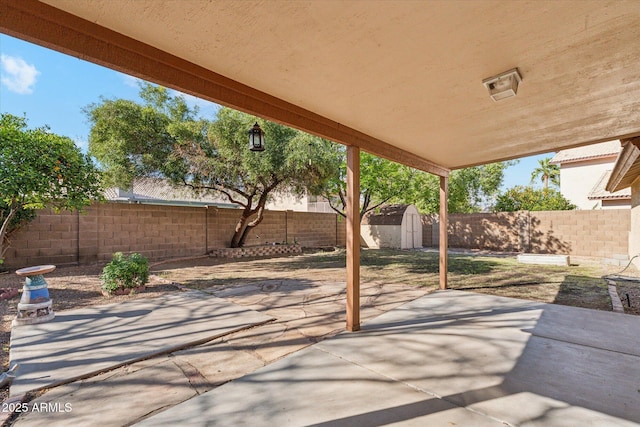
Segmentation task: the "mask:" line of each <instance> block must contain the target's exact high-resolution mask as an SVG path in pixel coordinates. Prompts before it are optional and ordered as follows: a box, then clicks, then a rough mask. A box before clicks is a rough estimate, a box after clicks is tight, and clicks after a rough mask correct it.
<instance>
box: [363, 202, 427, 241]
mask: <svg viewBox="0 0 640 427" xmlns="http://www.w3.org/2000/svg"><path fill="white" fill-rule="evenodd" d="M360 230H361V236H362V240H363V242H364V243H365V244H366V246H367V247H369V248H400V249H412V248H421V247H422V221H421V220H420V213H419V212H418V209H417V208H416V207H415V206H414V205H389V206H385V207H383V208H380V209H376V210H373V211H370V212H367V214H366V215H365V216H364V218H363V219H362V224H361V226H360Z"/></svg>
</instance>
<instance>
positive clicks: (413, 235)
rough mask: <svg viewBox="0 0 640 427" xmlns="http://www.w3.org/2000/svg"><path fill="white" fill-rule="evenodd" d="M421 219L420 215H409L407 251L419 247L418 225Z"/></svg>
mask: <svg viewBox="0 0 640 427" xmlns="http://www.w3.org/2000/svg"><path fill="white" fill-rule="evenodd" d="M419 221H420V219H419V218H418V215H415V214H407V231H406V233H407V236H406V240H405V242H406V249H413V248H417V247H419V246H418V245H416V239H417V233H418V225H417V222H419Z"/></svg>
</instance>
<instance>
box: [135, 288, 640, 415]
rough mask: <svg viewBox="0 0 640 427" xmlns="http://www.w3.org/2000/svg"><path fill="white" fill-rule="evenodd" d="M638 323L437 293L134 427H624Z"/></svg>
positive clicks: (634, 377) (629, 411)
mask: <svg viewBox="0 0 640 427" xmlns="http://www.w3.org/2000/svg"><path fill="white" fill-rule="evenodd" d="M639 331H640V317H637V316H630V315H623V314H617V313H611V312H600V311H594V310H586V309H581V308H574V307H567V306H558V305H549V304H542V303H535V302H531V301H523V300H517V299H510V298H502V297H495V296H488V295H481V294H473V293H467V292H460V291H444V292H437V293H434V294H430V295H427V296H424V297H422V298H419V299H417V300H415V301H413V302H410V303H408V304H405V305H402V306H400V307H398V308H395V309H393V310H391V311H389V312H387V313H385V314H382V315H380V316H378V317H376V318H375V319H373V320H370V321H368V322H366V324H365V325H364V329H363V330H362V331H361V332H358V333H342V334H339V335H337V336H335V337H333V338H329V339H327V340H325V341H322V342H320V343H318V344H315V345H313V346H311V347H308V348H306V349H304V350H301V351H299V352H297V353H295V354H293V355H290V356H288V357H285V358H283V359H281V360H279V361H277V362H275V363H272V364H270V365H267V366H265V367H263V368H261V369H259V370H257V371H255V372H254V373H252V374H249V375H246V376H243V377H242V378H239V379H237V380H235V381H232V382H230V383H228V384H225V385H223V386H221V387H218V388H216V389H214V390H212V391H209V392H207V393H204V394H202V395H200V396H197V397H194V398H192V399H189V400H187V401H185V402H184V403H182V404H179V405H176V406H174V407H173V408H171V409H169V410H167V411H164V412H160V413H157V414H156V415H154V416H152V417H150V418H147V419H146V420H144V421H142V422H140V423H139V424H137V425H140V426H159V425H167V426H169V425H171V426H175V425H181V426H184V425H198V426H200V425H202V426H204V425H229V426H237V425H252V426H255V425H265V426H266V425H277V426H319V425H338V426H341V425H344V426H379V425H400V424H402V425H420V426H425V425H429V426H431V425H433V426H452V425H458V426H460V425H462V426H485V425H486V426H501V425H505V424H506V425H523V426H627V425H629V426H631V425H638V423H640V334H639V333H638V332H639Z"/></svg>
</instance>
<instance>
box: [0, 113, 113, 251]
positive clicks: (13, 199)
mask: <svg viewBox="0 0 640 427" xmlns="http://www.w3.org/2000/svg"><path fill="white" fill-rule="evenodd" d="M101 197H102V193H101V188H100V185H99V175H98V170H97V169H96V168H95V166H94V164H93V163H92V162H91V160H90V159H89V157H88V156H85V155H83V154H82V153H81V152H80V150H79V149H78V148H77V147H76V145H75V144H74V142H73V141H72V140H71V139H69V138H67V137H63V136H59V135H56V134H53V133H51V132H50V131H49V130H48V129H47V128H38V129H28V128H27V121H26V119H25V118H24V117H16V116H13V115H11V114H2V115H1V116H0V221H1V223H0V261H2V260H3V259H4V255H5V253H6V251H7V249H8V248H9V246H10V244H11V242H10V236H11V234H12V233H14V232H15V231H16V230H17V229H18V228H19V227H20V226H22V225H24V224H25V223H27V222H28V221H30V220H32V219H33V218H34V217H35V213H34V209H43V208H47V207H49V208H53V209H54V210H61V209H66V210H82V209H83V208H84V207H86V206H88V205H89V204H90V203H91V201H92V200H94V199H100V198H101Z"/></svg>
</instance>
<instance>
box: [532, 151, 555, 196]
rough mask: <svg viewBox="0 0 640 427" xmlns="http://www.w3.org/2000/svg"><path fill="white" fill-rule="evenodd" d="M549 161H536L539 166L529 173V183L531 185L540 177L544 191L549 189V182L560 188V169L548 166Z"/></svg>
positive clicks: (547, 159)
mask: <svg viewBox="0 0 640 427" xmlns="http://www.w3.org/2000/svg"><path fill="white" fill-rule="evenodd" d="M549 161H551V157H547V158H546V159H541V160H538V163H539V164H540V166H538V167H537V168H535V169H534V170H533V172H531V183H532V184H533V182H534V181H535V180H537V179H538V177H540V179H541V180H542V185H543V186H544V189H545V190H546V189H547V188H549V181H551V183H552V184H553V185H555V186H557V187H559V186H560V167H559V166H558V165H552V164H550V163H549Z"/></svg>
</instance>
